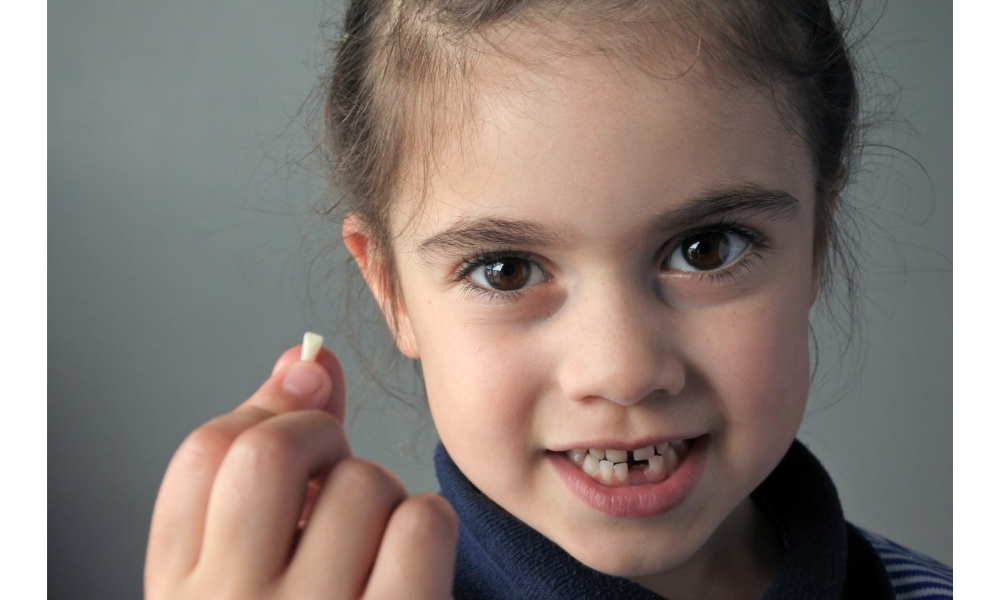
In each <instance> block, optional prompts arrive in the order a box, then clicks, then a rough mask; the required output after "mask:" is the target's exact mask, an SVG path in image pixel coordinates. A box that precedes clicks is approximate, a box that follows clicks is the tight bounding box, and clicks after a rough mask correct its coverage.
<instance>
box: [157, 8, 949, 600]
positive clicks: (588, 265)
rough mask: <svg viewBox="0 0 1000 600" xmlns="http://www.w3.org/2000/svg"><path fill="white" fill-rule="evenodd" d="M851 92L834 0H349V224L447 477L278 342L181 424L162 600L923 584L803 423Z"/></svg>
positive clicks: (341, 105)
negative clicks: (210, 415)
mask: <svg viewBox="0 0 1000 600" xmlns="http://www.w3.org/2000/svg"><path fill="white" fill-rule="evenodd" d="M857 112H858V96H857V88H856V83H855V78H854V70H853V68H852V63H851V59H850V57H849V55H848V53H847V50H846V46H845V43H844V41H843V34H842V32H841V31H840V29H839V27H838V25H837V23H836V21H835V20H834V18H833V15H832V14H831V10H830V7H829V6H828V4H827V2H826V1H825V0H716V1H713V2H695V1H689V0H658V1H657V0H649V1H643V0H620V1H616V2H609V1H598V0H573V1H569V0H399V1H394V2H389V1H384V0H358V1H355V2H353V3H352V5H351V7H350V8H349V10H348V11H347V14H346V23H345V33H344V36H343V38H342V40H341V42H340V44H339V48H338V49H337V54H336V61H335V64H334V66H333V70H332V75H331V77H330V79H329V84H328V88H327V104H326V111H325V126H326V135H327V144H328V150H329V156H330V160H331V166H332V168H333V174H334V178H335V181H336V183H337V184H338V186H339V189H340V190H341V191H342V192H343V193H344V201H343V202H342V203H340V204H338V208H342V209H343V239H344V243H345V244H346V246H347V248H348V250H349V251H350V252H351V254H352V255H353V257H354V259H355V261H356V262H357V265H358V267H359V269H360V271H361V273H362V275H363V276H364V278H365V281H366V282H367V284H368V286H369V288H370V289H371V292H372V294H373V295H374V297H375V299H376V301H377V302H378V304H379V306H380V308H381V309H382V312H383V314H384V315H385V318H386V321H387V323H388V324H389V327H390V329H391V331H392V333H393V336H394V339H395V342H396V345H397V347H398V349H399V351H400V352H401V353H402V354H403V355H405V356H406V357H409V358H411V359H413V360H419V361H420V366H421V369H422V372H423V377H424V382H425V385H426V392H427V399H428V403H429V406H430V410H431V414H432V416H433V418H434V422H435V426H436V428H437V430H438V433H439V435H440V439H441V445H440V446H439V448H438V451H437V454H436V457H435V461H436V468H437V473H438V478H439V481H440V483H441V489H442V496H443V497H442V496H437V495H422V496H416V497H413V498H407V495H406V492H405V490H404V488H403V486H402V485H401V484H400V482H399V481H398V479H396V478H395V477H394V476H393V475H392V474H391V473H388V472H387V471H385V470H384V469H382V468H381V467H379V466H378V465H375V464H372V463H369V462H365V461H362V460H358V459H355V458H353V457H352V454H351V450H350V447H349V445H348V442H347V440H346V438H345V436H344V433H343V428H342V423H343V419H344V411H345V404H346V399H345V392H344V389H345V387H344V380H343V375H342V371H341V369H340V366H339V364H338V362H337V359H336V358H335V357H334V356H333V355H332V354H331V353H329V352H328V351H323V352H321V354H320V355H319V357H318V359H317V361H316V362H315V363H314V362H311V361H302V360H298V356H299V352H300V350H299V349H298V348H293V349H291V350H289V351H288V352H286V353H285V354H284V355H283V356H282V357H281V358H280V359H279V360H278V362H277V364H276V365H275V369H274V372H273V373H272V376H271V378H270V379H269V380H268V381H267V382H266V383H265V384H264V385H263V387H261V389H260V390H259V391H258V392H257V393H256V394H254V396H252V397H251V398H250V399H249V400H247V402H246V403H244V404H243V405H242V406H241V407H239V408H237V409H236V410H235V411H233V412H232V413H229V414H227V415H224V416H221V417H218V418H217V419H215V420H213V421H211V422H209V423H207V424H206V425H204V426H202V427H201V428H199V429H198V430H196V431H195V432H194V433H192V434H191V435H190V436H189V437H188V439H187V440H186V441H185V442H184V443H183V444H182V445H181V447H180V449H179V450H178V451H177V453H176V455H175V457H174V459H173V461H172V462H171V465H170V467H169V468H168V471H167V473H166V476H165V478H164V481H163V484H162V487H161V491H160V495H159V498H158V500H157V505H156V509H155V512H154V516H153V523H152V528H151V533H150V541H149V550H148V555H147V567H146V588H147V596H148V597H149V598H150V599H151V600H153V599H158V598H208V597H211V598H312V597H315V598H321V597H322V598H360V597H363V598H447V597H449V596H450V595H451V596H453V597H455V598H521V597H524V598H657V597H666V598H672V599H674V600H688V599H691V600H694V599H714V598H720V599H721V598H726V599H755V598H762V597H763V598H808V599H823V598H831V599H834V598H894V597H895V598H930V597H950V596H951V591H950V590H951V583H950V582H951V572H950V570H949V569H947V568H946V567H944V566H943V565H940V564H939V563H936V562H934V561H932V560H930V559H928V558H926V557H922V556H919V555H916V554H914V553H911V552H909V551H907V550H905V549H902V548H900V547H898V546H896V545H894V544H892V543H891V542H888V541H887V540H885V539H883V538H880V537H878V536H876V535H874V534H871V533H868V532H863V531H861V530H859V529H857V528H856V527H854V526H852V525H850V524H849V523H846V522H845V521H844V518H843V515H842V512H841V509H840V505H839V502H838V500H837V495H836V491H835V489H834V488H833V485H832V483H831V482H830V479H829V477H828V476H827V475H826V473H825V472H824V471H823V469H822V467H821V466H820V465H819V464H818V462H817V461H816V460H815V459H814V458H813V457H812V455H811V454H810V453H809V452H808V451H807V450H806V449H805V448H804V447H803V446H802V445H801V444H799V443H798V442H796V441H795V435H796V432H797V430H798V427H799V424H800V422H801V419H802V415H803V410H804V408H805V405H806V398H807V393H808V388H809V364H810V363H809V346H808V333H809V322H808V316H809V310H810V308H811V307H812V306H813V304H814V303H815V302H816V299H817V295H818V294H819V293H820V292H821V290H822V289H823V288H824V285H825V284H826V282H827V281H828V278H829V277H830V275H831V274H832V269H834V268H835V267H837V265H838V264H842V263H843V260H844V255H843V254H842V252H843V248H841V246H840V245H838V229H837V220H836V216H837V214H838V201H839V198H840V196H839V191H840V190H841V188H842V186H843V185H844V184H845V182H846V181H847V180H848V179H849V177H850V175H851V171H850V166H851V161H850V159H851V157H852V152H853V151H854V146H853V142H854V136H855V129H856V126H857Z"/></svg>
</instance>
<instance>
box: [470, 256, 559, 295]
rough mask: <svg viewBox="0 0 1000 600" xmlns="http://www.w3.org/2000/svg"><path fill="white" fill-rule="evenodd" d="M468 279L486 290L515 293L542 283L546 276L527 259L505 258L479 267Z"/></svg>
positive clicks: (473, 270)
mask: <svg viewBox="0 0 1000 600" xmlns="http://www.w3.org/2000/svg"><path fill="white" fill-rule="evenodd" d="M468 277H469V279H471V280H472V281H473V283H476V284H478V285H479V286H481V287H484V288H486V289H490V290H497V291H500V292H514V291H517V290H521V289H524V288H528V287H531V286H533V285H536V284H539V283H541V282H542V281H543V278H544V274H543V273H542V270H541V269H539V268H538V267H537V266H535V265H534V264H532V262H531V261H530V260H528V259H526V258H518V257H516V256H505V257H502V258H500V259H499V260H492V261H490V262H487V263H483V264H481V265H479V266H478V267H476V268H474V269H472V271H470V272H469V275H468Z"/></svg>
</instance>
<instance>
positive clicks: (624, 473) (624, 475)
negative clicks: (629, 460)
mask: <svg viewBox="0 0 1000 600" xmlns="http://www.w3.org/2000/svg"><path fill="white" fill-rule="evenodd" d="M615 477H617V478H618V481H620V482H622V483H625V482H626V481H628V465H627V464H625V463H618V464H617V465H615Z"/></svg>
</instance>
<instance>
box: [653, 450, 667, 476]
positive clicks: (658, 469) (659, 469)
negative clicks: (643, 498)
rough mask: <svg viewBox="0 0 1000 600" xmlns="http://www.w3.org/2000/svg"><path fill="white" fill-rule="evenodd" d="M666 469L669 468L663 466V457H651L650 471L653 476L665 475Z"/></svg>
mask: <svg viewBox="0 0 1000 600" xmlns="http://www.w3.org/2000/svg"><path fill="white" fill-rule="evenodd" d="M666 468H667V466H666V465H665V464H663V457H662V456H660V455H659V454H657V455H655V456H650V457H649V470H650V472H651V473H653V475H656V476H660V475H663V470H664V469H666Z"/></svg>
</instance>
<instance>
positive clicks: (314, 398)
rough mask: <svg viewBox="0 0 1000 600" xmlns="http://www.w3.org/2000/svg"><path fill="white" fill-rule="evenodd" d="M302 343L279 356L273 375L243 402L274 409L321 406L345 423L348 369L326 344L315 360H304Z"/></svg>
mask: <svg viewBox="0 0 1000 600" xmlns="http://www.w3.org/2000/svg"><path fill="white" fill-rule="evenodd" d="M301 356H302V346H301V345H299V346H294V347H292V348H289V349H288V350H286V351H285V352H284V354H282V355H281V357H279V358H278V361H277V362H276V363H275V365H274V369H273V370H272V372H271V377H270V378H269V379H268V380H267V381H266V382H265V383H264V385H262V386H261V387H260V389H259V390H257V392H256V393H255V394H254V395H253V396H251V397H250V398H249V399H248V400H247V401H246V402H244V403H243V406H251V407H255V408H260V409H263V410H266V411H268V412H271V413H284V412H289V411H293V410H307V409H319V410H323V411H326V412H328V413H330V414H332V415H333V416H334V417H335V418H336V419H337V420H338V421H340V423H341V424H343V422H344V415H345V413H346V407H347V391H346V384H345V381H344V370H343V368H342V367H341V366H340V361H339V360H337V357H336V356H335V355H334V354H333V352H330V351H329V350H327V349H326V348H322V349H320V351H319V354H318V355H317V356H316V360H315V362H314V361H303V360H301Z"/></svg>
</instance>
